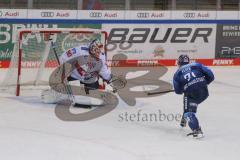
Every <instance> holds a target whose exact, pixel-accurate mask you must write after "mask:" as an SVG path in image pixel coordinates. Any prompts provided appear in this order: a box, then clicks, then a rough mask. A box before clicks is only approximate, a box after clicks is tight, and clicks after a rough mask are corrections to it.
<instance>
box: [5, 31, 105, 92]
mask: <svg viewBox="0 0 240 160" xmlns="http://www.w3.org/2000/svg"><path fill="white" fill-rule="evenodd" d="M95 38H99V39H100V40H101V42H102V43H103V45H104V47H103V52H104V53H105V54H106V53H107V50H106V43H107V32H105V31H102V30H100V29H91V28H55V29H23V30H19V31H18V34H17V38H16V43H15V45H14V51H13V55H12V58H11V61H10V65H9V68H8V71H7V73H6V76H5V78H4V80H3V82H2V83H1V87H4V88H8V89H6V90H9V91H10V92H11V93H14V94H15V95H16V96H19V95H20V94H21V93H20V91H21V89H22V87H23V86H24V87H25V86H26V88H31V89H34V87H36V86H48V79H49V76H50V74H51V73H52V71H53V70H54V69H55V68H56V67H57V66H58V64H57V60H56V58H55V56H54V53H53V49H52V46H51V45H52V44H51V43H52V42H54V44H55V51H56V52H57V56H61V54H62V53H64V52H65V51H66V50H68V49H70V48H73V47H77V46H79V45H82V44H89V43H90V42H91V41H92V40H93V39H95ZM29 86H31V87H29Z"/></svg>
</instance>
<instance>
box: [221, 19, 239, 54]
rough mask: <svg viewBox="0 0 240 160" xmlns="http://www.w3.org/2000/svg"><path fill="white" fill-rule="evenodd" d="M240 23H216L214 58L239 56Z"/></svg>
mask: <svg viewBox="0 0 240 160" xmlns="http://www.w3.org/2000/svg"><path fill="white" fill-rule="evenodd" d="M239 42H240V25H238V24H227V25H223V24H218V25H217V36H216V58H240V43H239Z"/></svg>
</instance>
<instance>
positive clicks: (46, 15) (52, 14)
mask: <svg viewBox="0 0 240 160" xmlns="http://www.w3.org/2000/svg"><path fill="white" fill-rule="evenodd" d="M53 16H54V12H41V17H53Z"/></svg>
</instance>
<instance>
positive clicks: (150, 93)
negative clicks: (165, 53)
mask: <svg viewBox="0 0 240 160" xmlns="http://www.w3.org/2000/svg"><path fill="white" fill-rule="evenodd" d="M169 92H174V90H168V91H159V92H147V95H149V96H150V95H155V94H163V93H169Z"/></svg>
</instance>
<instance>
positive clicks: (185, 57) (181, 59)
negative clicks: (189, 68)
mask: <svg viewBox="0 0 240 160" xmlns="http://www.w3.org/2000/svg"><path fill="white" fill-rule="evenodd" d="M189 63H190V58H189V56H188V55H186V54H182V55H180V56H179V57H178V60H177V64H178V66H183V65H186V64H189Z"/></svg>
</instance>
